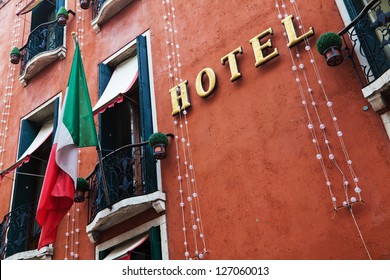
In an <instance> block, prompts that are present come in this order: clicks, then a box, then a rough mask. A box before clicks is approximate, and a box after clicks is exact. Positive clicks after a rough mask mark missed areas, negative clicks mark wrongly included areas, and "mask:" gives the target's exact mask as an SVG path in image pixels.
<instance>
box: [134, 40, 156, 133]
mask: <svg viewBox="0 0 390 280" xmlns="http://www.w3.org/2000/svg"><path fill="white" fill-rule="evenodd" d="M137 55H138V73H139V74H138V81H139V101H140V105H141V127H142V141H147V140H148V139H149V136H150V135H151V134H152V133H153V122H152V108H151V101H150V84H149V66H148V52H147V46H146V37H145V36H142V35H141V36H138V37H137Z"/></svg>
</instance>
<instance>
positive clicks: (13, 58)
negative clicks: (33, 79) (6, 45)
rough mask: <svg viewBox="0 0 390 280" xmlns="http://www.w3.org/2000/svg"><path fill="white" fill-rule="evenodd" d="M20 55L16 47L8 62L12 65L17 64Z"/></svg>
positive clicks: (12, 50)
mask: <svg viewBox="0 0 390 280" xmlns="http://www.w3.org/2000/svg"><path fill="white" fill-rule="evenodd" d="M21 57H22V55H21V54H20V50H19V49H18V47H13V48H12V49H11V53H10V61H11V63H12V64H18V63H19V61H20V58H21Z"/></svg>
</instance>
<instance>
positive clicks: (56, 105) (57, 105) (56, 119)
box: [51, 97, 60, 143]
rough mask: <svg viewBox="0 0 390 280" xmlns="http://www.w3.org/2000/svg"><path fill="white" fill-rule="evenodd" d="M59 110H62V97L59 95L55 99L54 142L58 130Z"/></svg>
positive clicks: (52, 137)
mask: <svg viewBox="0 0 390 280" xmlns="http://www.w3.org/2000/svg"><path fill="white" fill-rule="evenodd" d="M59 112H60V98H59V97H58V98H56V99H55V100H54V113H53V133H52V134H51V139H52V143H54V137H55V135H56V132H57V126H58V116H59Z"/></svg>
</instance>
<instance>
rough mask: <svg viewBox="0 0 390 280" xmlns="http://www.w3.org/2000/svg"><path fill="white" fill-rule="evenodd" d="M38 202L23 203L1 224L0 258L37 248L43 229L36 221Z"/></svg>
mask: <svg viewBox="0 0 390 280" xmlns="http://www.w3.org/2000/svg"><path fill="white" fill-rule="evenodd" d="M36 212H37V203H33V204H25V205H22V206H20V207H18V208H16V209H14V210H12V211H11V212H9V213H8V214H7V215H5V216H4V220H3V222H2V223H1V224H0V259H5V258H7V257H9V256H12V255H14V254H16V253H20V252H24V251H28V250H33V249H36V248H37V245H38V240H39V235H40V233H41V229H40V227H39V226H38V224H37V223H36V221H35V216H36Z"/></svg>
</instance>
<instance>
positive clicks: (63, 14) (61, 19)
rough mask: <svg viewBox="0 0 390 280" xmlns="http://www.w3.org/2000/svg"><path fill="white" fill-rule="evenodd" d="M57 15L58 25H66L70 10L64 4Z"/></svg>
mask: <svg viewBox="0 0 390 280" xmlns="http://www.w3.org/2000/svg"><path fill="white" fill-rule="evenodd" d="M56 17H57V23H58V25H59V26H65V25H66V22H67V20H68V18H69V12H68V10H67V9H66V8H65V7H64V6H62V7H61V8H59V10H58V12H57V15H56Z"/></svg>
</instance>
